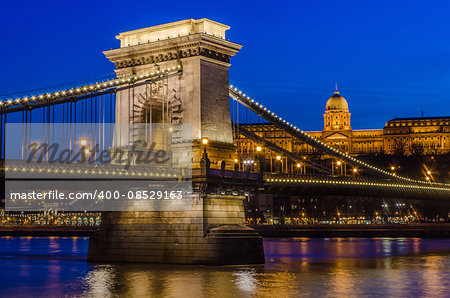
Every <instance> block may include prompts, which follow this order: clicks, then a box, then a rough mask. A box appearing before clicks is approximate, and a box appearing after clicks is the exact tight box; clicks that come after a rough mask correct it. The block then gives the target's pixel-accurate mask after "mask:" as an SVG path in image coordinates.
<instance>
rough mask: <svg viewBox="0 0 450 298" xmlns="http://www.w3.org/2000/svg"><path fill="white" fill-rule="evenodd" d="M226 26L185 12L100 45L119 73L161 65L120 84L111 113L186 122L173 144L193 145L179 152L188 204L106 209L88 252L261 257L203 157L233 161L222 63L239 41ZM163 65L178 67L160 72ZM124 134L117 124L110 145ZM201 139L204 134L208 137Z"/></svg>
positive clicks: (165, 258) (255, 238)
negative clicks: (186, 130)
mask: <svg viewBox="0 0 450 298" xmlns="http://www.w3.org/2000/svg"><path fill="white" fill-rule="evenodd" d="M228 29H229V27H228V26H226V25H223V24H220V23H217V22H214V21H211V20H208V19H200V20H192V19H190V20H184V21H180V22H174V23H170V24H164V25H159V26H155V27H150V28H144V29H139V30H134V31H129V32H125V33H121V34H119V35H118V36H117V38H118V39H119V40H120V48H118V49H114V50H110V51H106V52H105V55H106V57H107V58H108V59H109V60H110V61H111V62H113V63H115V66H116V73H117V76H118V77H123V76H125V77H126V76H127V75H130V74H136V75H138V76H139V75H141V74H145V73H149V72H150V73H155V74H158V73H161V79H160V80H157V81H152V82H144V83H141V84H134V85H132V88H128V89H124V90H121V91H120V90H119V91H118V92H117V95H116V117H115V119H116V122H118V123H160V124H164V125H169V126H170V125H172V124H174V123H183V124H189V125H191V126H192V137H191V138H190V139H182V140H177V144H176V145H174V146H175V147H177V148H178V149H177V150H175V151H178V152H181V153H180V156H181V155H182V153H183V152H184V151H186V152H187V151H189V152H192V155H191V156H188V157H186V156H184V158H188V159H190V162H191V163H192V167H193V178H192V181H193V183H194V193H193V194H192V198H193V200H192V210H191V211H183V212H176V211H174V212H156V211H155V212H116V213H106V214H104V215H103V220H102V226H101V229H100V231H99V232H98V233H97V234H96V235H94V236H93V237H91V240H90V242H89V253H88V260H90V261H100V262H114V261H118V262H151V263H180V264H212V265H220V264H258V263H264V252H263V246H262V238H261V237H260V236H259V235H258V234H257V233H256V232H255V231H254V230H253V229H250V228H248V227H246V226H245V225H244V224H245V214H244V207H243V200H244V199H245V196H244V195H243V194H242V193H237V194H236V195H226V194H217V192H215V193H214V192H211V191H210V190H209V180H208V175H207V171H208V166H207V165H206V163H207V162H206V161H208V162H211V163H214V164H220V165H223V169H231V168H232V166H233V165H234V164H233V158H234V144H233V135H232V127H231V116H230V107H229V93H228V92H229V91H228V86H229V82H228V69H229V67H230V58H231V56H233V55H235V54H236V53H237V52H238V51H239V49H240V48H241V45H239V44H236V43H233V42H230V41H227V40H225V31H226V30H228ZM166 69H179V70H180V73H179V74H178V75H174V76H165V75H164V71H165V70H166ZM173 133H175V132H173ZM130 139H132V136H130V135H128V133H127V132H115V135H114V146H115V147H127V146H129V144H130ZM202 140H208V141H207V145H206V144H205V143H203V141H202ZM183 146H184V147H183ZM183 148H185V149H186V150H183ZM187 149H189V150H187ZM205 151H206V152H207V157H205V155H204V152H205ZM174 154H176V153H174ZM230 183H232V182H230Z"/></svg>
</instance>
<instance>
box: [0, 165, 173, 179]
mask: <svg viewBox="0 0 450 298" xmlns="http://www.w3.org/2000/svg"><path fill="white" fill-rule="evenodd" d="M4 170H5V171H8V172H9V171H10V172H32V173H33V172H35V171H38V172H40V173H42V172H47V173H50V174H51V173H55V174H59V173H62V174H67V172H69V173H70V174H82V175H84V174H92V175H103V176H105V175H106V176H111V175H116V174H117V175H128V176H136V175H137V176H148V177H166V176H167V177H168V178H170V177H178V175H177V174H171V173H153V172H122V171H117V172H116V171H111V172H110V171H104V170H76V171H74V170H73V169H70V170H67V168H45V167H39V168H30V167H12V168H9V167H5V168H4Z"/></svg>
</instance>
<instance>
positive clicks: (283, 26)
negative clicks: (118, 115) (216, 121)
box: [0, 0, 450, 130]
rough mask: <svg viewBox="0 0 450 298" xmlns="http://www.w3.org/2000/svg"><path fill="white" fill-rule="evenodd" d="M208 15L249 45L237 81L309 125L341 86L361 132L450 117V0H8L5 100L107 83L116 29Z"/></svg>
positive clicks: (234, 70)
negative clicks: (394, 122)
mask: <svg viewBox="0 0 450 298" xmlns="http://www.w3.org/2000/svg"><path fill="white" fill-rule="evenodd" d="M202 17H206V18H210V19H212V20H215V21H218V22H222V23H225V24H227V25H230V26H231V30H230V31H228V37H229V38H230V39H231V40H232V41H235V42H237V43H241V44H243V45H244V47H243V49H242V51H241V52H240V53H239V54H238V55H237V56H235V57H234V58H233V59H232V67H231V72H230V81H231V83H233V84H235V85H236V86H238V87H239V88H241V89H243V90H244V91H245V92H246V93H247V94H250V95H251V96H252V97H255V98H256V99H257V100H258V101H260V102H262V103H264V104H266V105H267V106H269V107H270V109H272V110H274V111H276V112H278V113H279V114H281V115H282V116H283V117H286V118H287V119H288V120H289V121H291V122H294V123H295V124H296V125H297V126H299V127H301V128H303V129H308V130H321V129H322V125H323V119H322V114H323V112H324V108H325V102H326V100H327V98H328V97H329V96H331V95H332V92H333V89H334V83H335V82H338V87H339V90H340V91H341V94H342V95H343V96H344V97H345V98H346V99H347V100H348V102H349V106H350V112H351V113H352V126H353V128H354V129H358V128H381V127H382V126H383V125H384V123H385V122H386V120H389V119H391V118H394V117H395V116H399V117H400V116H402V117H408V116H411V117H412V116H420V114H421V110H422V106H423V110H424V113H425V116H443V115H450V107H449V99H450V1H412V0H409V1H339V0H334V1H304V0H301V1H292V2H287V1H242V0H241V1H204V2H198V1H197V2H195V1H180V2H178V1H115V0H111V1H92V0H91V1H84V0H79V1H70V2H69V1H8V3H3V5H2V9H1V10H0V28H1V33H2V37H1V38H2V39H1V49H0V51H1V52H0V59H1V61H0V62H1V67H2V71H1V80H0V94H6V93H11V92H15V91H24V90H28V89H35V88H41V87H46V86H52V85H57V84H60V83H67V82H72V81H79V80H84V79H94V78H97V77H101V76H102V75H104V74H108V73H111V72H112V71H113V64H112V63H109V62H108V61H107V60H106V58H105V57H104V56H103V54H102V51H103V50H108V49H110V48H116V47H118V46H119V41H118V40H116V39H115V37H114V36H115V35H117V34H118V33H119V32H123V31H128V30H133V29H138V28H143V27H148V26H152V25H158V24H161V23H166V22H172V21H178V20H182V19H187V18H202Z"/></svg>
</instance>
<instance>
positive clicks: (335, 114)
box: [236, 90, 450, 158]
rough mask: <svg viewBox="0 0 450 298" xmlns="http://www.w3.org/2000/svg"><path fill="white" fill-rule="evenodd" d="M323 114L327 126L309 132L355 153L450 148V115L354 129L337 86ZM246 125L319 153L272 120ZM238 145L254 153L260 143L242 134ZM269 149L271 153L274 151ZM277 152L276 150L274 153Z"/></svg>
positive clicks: (279, 141)
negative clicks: (271, 122)
mask: <svg viewBox="0 0 450 298" xmlns="http://www.w3.org/2000/svg"><path fill="white" fill-rule="evenodd" d="M323 117H324V128H323V130H322V131H310V132H307V133H308V134H309V135H310V136H312V137H315V138H317V139H319V140H321V141H322V142H324V143H326V144H328V145H330V146H333V147H335V148H337V149H339V150H341V151H343V152H347V153H349V154H351V155H367V154H377V153H384V154H396V155H413V154H424V155H429V154H445V153H449V152H450V117H420V118H395V119H392V120H389V121H387V123H386V125H385V127H384V128H383V129H356V130H353V129H352V128H351V113H350V111H349V108H348V103H347V100H346V99H345V98H344V97H343V96H341V95H340V94H339V92H338V91H337V90H336V91H335V92H334V94H333V96H331V97H330V98H329V99H328V101H327V103H326V105H325V113H324V114H323ZM242 126H243V127H245V128H246V129H247V130H251V131H252V132H254V133H256V134H257V135H259V136H261V137H263V138H265V139H267V140H270V141H271V142H273V143H275V144H276V145H278V146H280V147H282V148H284V149H286V150H288V151H291V152H293V153H297V154H301V155H318V154H319V152H318V151H317V150H316V149H314V148H313V147H311V146H309V145H307V144H306V143H304V142H302V141H299V140H296V139H293V138H292V137H291V136H290V135H289V134H287V133H285V132H284V131H282V130H281V129H279V128H277V127H275V126H274V125H272V124H266V123H259V124H244V125H242ZM236 145H237V153H238V155H242V154H244V155H245V154H246V153H248V154H252V153H254V152H255V150H256V147H257V146H259V145H258V144H256V143H255V142H253V141H252V140H250V139H246V138H242V137H241V138H236ZM265 153H269V155H270V154H271V153H270V152H265ZM273 155H276V154H275V153H273ZM266 157H267V156H266ZM267 158H271V157H270V156H269V157H267ZM273 158H275V156H274V157H273Z"/></svg>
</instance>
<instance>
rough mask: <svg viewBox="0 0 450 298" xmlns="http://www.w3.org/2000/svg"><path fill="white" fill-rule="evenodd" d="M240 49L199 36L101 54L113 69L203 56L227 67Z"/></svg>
mask: <svg viewBox="0 0 450 298" xmlns="http://www.w3.org/2000/svg"><path fill="white" fill-rule="evenodd" d="M241 47H242V46H241V45H239V44H237V43H233V42H230V41H226V40H224V39H221V38H218V37H214V36H210V35H208V34H204V33H199V34H192V35H189V36H182V37H176V38H170V39H166V40H160V41H156V42H150V43H147V44H140V45H136V46H130V47H124V48H119V49H114V50H109V51H105V52H103V53H104V54H105V56H106V57H107V58H108V59H109V60H110V61H111V62H113V63H115V65H116V68H117V69H120V68H126V67H132V66H137V65H144V64H152V63H157V62H163V61H170V60H178V59H182V58H187V57H192V56H204V57H208V58H212V59H215V60H219V61H221V62H226V63H228V62H229V61H230V57H231V56H233V55H235V54H236V53H237V52H238V51H239V49H240V48H241Z"/></svg>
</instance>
